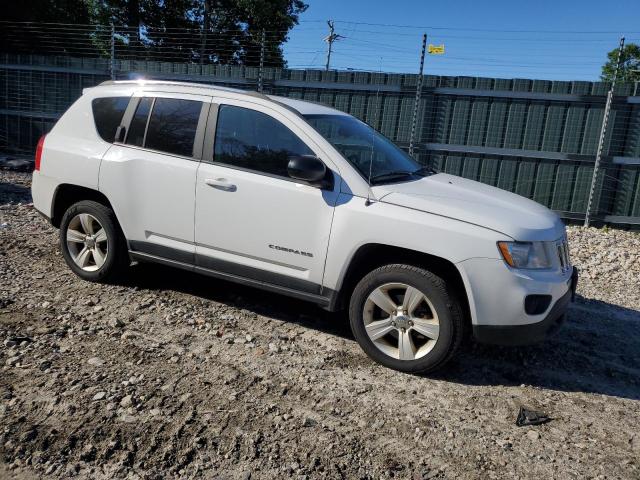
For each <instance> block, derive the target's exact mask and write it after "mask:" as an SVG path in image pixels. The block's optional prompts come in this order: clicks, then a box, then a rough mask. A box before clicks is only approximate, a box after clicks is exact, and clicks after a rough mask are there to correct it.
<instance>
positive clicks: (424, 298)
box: [349, 264, 464, 373]
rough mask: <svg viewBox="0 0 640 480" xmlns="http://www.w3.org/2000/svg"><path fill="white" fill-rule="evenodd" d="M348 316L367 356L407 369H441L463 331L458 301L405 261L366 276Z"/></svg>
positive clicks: (438, 282)
mask: <svg viewBox="0 0 640 480" xmlns="http://www.w3.org/2000/svg"><path fill="white" fill-rule="evenodd" d="M349 318H350V322H351V329H352V331H353V334H354V336H355V338H356V340H357V341H358V343H359V344H360V346H361V347H362V349H363V350H364V351H365V352H366V353H367V355H369V356H370V357H371V358H373V359H374V360H375V361H377V362H379V363H381V364H382V365H385V366H387V367H390V368H393V369H395V370H400V371H403V372H410V373H418V372H430V371H434V370H436V369H438V368H440V367H442V366H443V365H444V364H445V363H446V362H447V361H448V360H449V359H450V358H451V357H453V356H454V354H455V353H456V351H457V350H458V348H459V346H460V344H461V342H462V338H463V333H464V321H463V315H462V309H461V307H460V303H459V302H458V301H457V300H456V298H455V297H454V296H453V294H452V293H451V292H449V291H448V290H447V287H446V284H445V282H444V280H443V279H442V278H440V277H438V276H437V275H435V274H434V273H432V272H430V271H428V270H425V269H422V268H418V267H414V266H410V265H401V264H395V265H385V266H383V267H380V268H377V269H376V270H373V271H372V272H370V273H369V274H367V275H366V276H365V277H364V278H363V279H362V280H361V281H360V282H359V283H358V285H357V286H356V288H355V290H354V292H353V295H352V297H351V302H350V305H349Z"/></svg>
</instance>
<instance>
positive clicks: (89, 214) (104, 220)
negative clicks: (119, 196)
mask: <svg viewBox="0 0 640 480" xmlns="http://www.w3.org/2000/svg"><path fill="white" fill-rule="evenodd" d="M60 249H61V250H62V256H63V257H64V260H65V261H66V262H67V265H68V266H69V268H70V269H71V270H72V271H73V272H74V273H75V274H76V275H77V276H79V277H80V278H82V279H83V280H88V281H90V282H99V283H106V282H109V281H112V280H114V279H115V278H117V277H118V275H120V274H121V273H122V271H123V270H124V269H125V268H126V267H127V266H128V265H129V263H130V260H129V254H128V251H127V245H126V241H125V239H124V236H123V234H122V231H121V230H120V226H119V225H118V221H117V219H116V216H115V213H114V212H113V210H111V209H110V208H109V207H106V206H104V205H102V204H101V203H98V202H94V201H91V200H83V201H81V202H78V203H74V204H73V205H71V206H70V207H69V208H68V209H67V211H66V212H65V214H64V216H63V217H62V222H61V223H60Z"/></svg>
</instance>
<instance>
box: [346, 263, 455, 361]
mask: <svg viewBox="0 0 640 480" xmlns="http://www.w3.org/2000/svg"><path fill="white" fill-rule="evenodd" d="M432 277H433V274H431V273H430V272H428V271H426V270H422V269H418V268H411V267H407V266H404V265H397V266H395V265H390V266H385V267H381V268H379V269H376V270H374V271H372V272H371V273H369V274H368V275H366V276H365V277H364V278H363V279H362V280H361V281H360V282H359V283H358V285H357V286H356V288H355V290H354V292H353V295H352V297H351V302H350V305H349V319H350V323H351V330H352V332H353V335H354V336H355V338H356V340H357V341H358V343H359V344H360V346H361V347H362V349H363V350H364V351H365V353H366V354H367V355H369V356H370V357H371V358H372V359H374V360H375V361H377V362H378V363H381V364H382V365H384V366H386V367H389V368H393V369H395V370H400V371H403V372H408V373H418V372H427V371H431V370H434V369H437V368H438V367H440V366H441V365H442V364H443V363H444V362H446V361H447V360H448V358H449V357H450V354H451V350H452V348H453V347H454V343H455V335H456V332H455V331H454V329H455V325H454V318H453V313H452V311H451V308H450V306H451V299H450V298H449V296H448V294H447V292H446V290H445V289H444V288H443V286H444V282H442V280H440V279H439V278H437V277H435V279H433V278H432ZM395 282H401V283H406V284H408V285H411V286H412V287H415V288H418V289H419V290H420V291H422V292H423V293H424V294H425V295H426V296H427V297H428V298H429V301H430V302H431V303H432V304H433V307H434V308H435V310H436V312H437V314H438V320H439V323H440V332H439V335H438V340H437V342H436V345H435V346H434V347H433V349H432V350H431V351H430V352H429V353H428V354H427V355H425V356H424V357H422V358H419V359H417V360H398V359H395V358H392V357H390V356H388V355H386V354H385V353H383V352H382V351H380V350H379V349H378V347H376V346H375V345H374V343H373V341H372V340H371V339H370V338H369V335H367V332H366V330H365V327H364V318H363V310H364V304H365V302H366V300H367V298H368V296H369V294H370V293H371V292H372V291H373V290H374V289H376V288H378V287H379V286H381V285H384V284H386V283H395Z"/></svg>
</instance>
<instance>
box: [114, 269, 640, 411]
mask: <svg viewBox="0 0 640 480" xmlns="http://www.w3.org/2000/svg"><path fill="white" fill-rule="evenodd" d="M126 285H128V286H137V287H140V288H146V289H151V290H166V289H170V290H174V291H178V292H182V293H185V294H188V295H194V296H197V297H199V298H202V299H207V300H211V301H215V302H219V303H223V304H227V305H231V306H234V307H236V308H241V309H245V310H249V311H251V312H254V313H256V314H259V315H265V316H269V317H271V318H275V319H278V320H282V321H286V322H291V323H296V324H298V325H301V326H303V327H305V328H312V329H314V330H317V331H321V332H324V333H327V334H330V335H335V336H339V337H342V338H346V339H350V340H353V335H352V334H351V331H350V328H349V325H348V321H347V317H346V315H345V314H344V313H329V312H325V311H323V310H322V309H320V308H318V307H316V306H314V305H311V304H309V303H306V302H302V301H299V300H295V299H291V298H288V297H285V296H282V295H276V294H273V293H270V292H264V291H261V290H257V289H254V288H250V287H245V286H242V285H236V284H234V283H230V282H226V281H223V280H217V279H213V278H210V277H206V276H203V275H199V274H195V273H192V272H187V271H180V270H175V269H171V268H169V267H165V266H162V265H152V264H141V265H137V266H136V267H134V268H132V269H131V275H130V276H129V278H128V279H127V281H126ZM567 317H568V318H567V320H566V322H565V324H564V325H563V327H562V328H561V329H560V330H559V331H558V332H556V333H555V335H553V336H552V337H551V338H549V339H548V340H547V341H546V342H545V343H543V344H540V345H535V346H529V347H517V348H515V347H513V348H511V347H496V346H490V345H480V344H476V343H473V342H471V341H469V342H467V343H466V344H465V347H464V348H463V350H462V352H461V354H460V355H459V356H458V357H457V358H456V359H455V360H454V361H452V362H451V363H450V364H449V365H448V366H447V367H445V368H444V369H443V370H441V371H439V372H437V373H435V374H429V375H427V376H425V377H429V378H437V379H438V380H441V381H447V382H453V383H459V384H465V385H484V386H490V385H495V386H517V385H521V384H526V385H531V386H535V387H540V388H545V389H551V390H557V391H566V392H585V393H596V394H604V395H610V396H616V397H621V398H628V399H633V400H640V312H638V311H636V310H631V309H627V308H622V307H618V306H615V305H611V304H608V303H605V302H600V301H594V300H587V299H584V298H581V297H578V299H577V302H576V303H574V304H573V305H572V306H571V307H570V310H569V313H568V315H567ZM362 355H363V356H364V353H362Z"/></svg>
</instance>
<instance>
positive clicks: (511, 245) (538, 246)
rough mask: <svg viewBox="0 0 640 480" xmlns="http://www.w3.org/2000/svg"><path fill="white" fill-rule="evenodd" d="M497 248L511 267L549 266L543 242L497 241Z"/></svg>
mask: <svg viewBox="0 0 640 480" xmlns="http://www.w3.org/2000/svg"><path fill="white" fill-rule="evenodd" d="M498 249H499V250H500V253H502V257H503V258H504V260H505V262H507V263H508V264H509V266H511V267H513V268H550V267H551V262H550V261H549V258H548V257H547V252H546V250H545V248H544V243H543V242H498Z"/></svg>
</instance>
